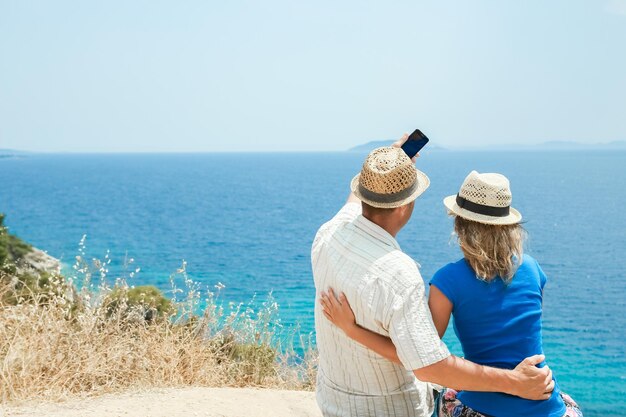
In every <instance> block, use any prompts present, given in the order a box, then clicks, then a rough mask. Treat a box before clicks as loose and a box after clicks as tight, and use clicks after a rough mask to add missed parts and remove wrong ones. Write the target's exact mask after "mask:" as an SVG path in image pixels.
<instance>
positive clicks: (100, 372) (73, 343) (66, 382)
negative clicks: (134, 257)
mask: <svg viewBox="0 0 626 417" xmlns="http://www.w3.org/2000/svg"><path fill="white" fill-rule="evenodd" d="M81 255H82V254H81ZM107 258H108V257H107ZM105 261H106V262H98V261H94V262H89V263H88V262H86V261H85V260H84V256H79V257H77V264H76V265H75V266H74V269H75V270H76V271H77V275H76V277H78V276H81V279H80V283H79V285H78V286H75V284H76V277H73V278H72V279H65V278H63V277H62V276H57V275H53V276H49V275H46V277H45V279H44V280H42V281H41V282H37V280H35V281H36V282H37V284H36V285H32V284H31V285H30V286H28V287H26V286H24V285H22V284H21V283H20V281H19V280H17V279H16V277H14V276H9V275H7V274H6V273H5V274H4V275H3V276H2V277H0V278H1V279H0V400H1V401H2V402H4V403H9V402H10V403H19V402H23V401H26V400H32V399H38V400H60V399H64V398H66V397H69V396H73V395H97V394H102V393H109V392H116V391H123V390H127V389H143V388H155V387H181V386H208V387H220V386H236V387H243V386H256V387H272V388H284V389H312V388H313V384H314V379H315V355H314V353H313V351H312V350H310V349H308V350H307V351H308V352H309V353H308V354H307V355H306V357H305V358H304V359H302V358H299V359H298V358H297V357H296V355H295V354H294V352H293V349H292V348H290V347H289V346H291V344H290V343H285V339H289V337H287V338H286V337H285V336H286V335H285V331H282V330H281V326H280V323H279V321H278V320H277V319H276V313H277V305H276V303H274V302H272V301H271V298H269V299H268V301H267V302H265V303H262V304H261V305H260V308H258V309H256V310H255V308H254V307H253V306H252V305H233V304H230V305H228V306H226V307H222V306H220V304H219V303H218V302H217V301H216V300H217V294H216V293H213V292H208V291H205V292H204V293H203V292H202V291H200V289H199V286H198V285H197V284H195V283H193V282H192V281H191V280H189V279H188V277H187V275H186V272H185V268H184V265H183V267H182V268H181V269H180V270H179V271H178V272H177V274H175V276H173V278H172V282H173V283H174V282H176V281H177V280H178V281H181V280H182V282H183V284H184V285H183V286H184V288H185V289H184V290H180V289H177V288H176V287H175V286H173V291H172V292H173V294H174V295H176V296H178V298H179V299H176V297H174V300H173V301H172V303H171V308H170V307H168V308H167V309H166V310H164V311H162V310H159V311H157V308H156V307H157V306H158V300H157V301H156V302H155V301H154V300H153V299H152V298H150V299H147V300H146V299H143V298H142V299H141V300H140V302H137V300H136V299H130V298H129V297H128V294H129V291H130V289H131V287H129V286H128V285H127V280H126V279H122V278H118V279H117V280H115V284H112V285H111V286H109V285H108V284H107V279H106V273H107V272H108V271H107V265H108V263H109V261H108V260H106V259H105ZM134 273H135V271H133V272H131V273H129V274H128V275H130V276H131V277H132V275H133V274H134ZM94 276H95V277H96V278H99V283H98V285H97V286H94V285H93V283H92V279H93V277H94ZM127 278H128V276H127ZM77 287H78V288H79V289H77ZM219 289H220V287H219V286H218V291H217V293H219ZM135 292H137V291H135ZM112 295H114V296H115V302H114V303H112V301H111V300H112ZM181 295H182V296H184V298H183V299H180V297H181ZM112 306H113V307H114V308H112ZM292 336H293V335H292ZM291 340H293V339H291Z"/></svg>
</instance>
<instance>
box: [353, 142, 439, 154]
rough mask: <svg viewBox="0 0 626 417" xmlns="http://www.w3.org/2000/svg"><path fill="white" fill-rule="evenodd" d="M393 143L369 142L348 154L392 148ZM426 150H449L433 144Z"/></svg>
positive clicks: (354, 148)
mask: <svg viewBox="0 0 626 417" xmlns="http://www.w3.org/2000/svg"><path fill="white" fill-rule="evenodd" d="M393 142H395V140H391V139H390V140H373V141H371V142H367V143H364V144H362V145H358V146H355V147H353V148H350V149H348V152H369V151H371V150H372V149H376V148H380V147H382V146H391V144H392V143H393ZM424 150H428V151H445V150H447V149H446V148H444V147H441V146H439V145H433V144H432V143H429V144H428V146H427V147H426V148H424Z"/></svg>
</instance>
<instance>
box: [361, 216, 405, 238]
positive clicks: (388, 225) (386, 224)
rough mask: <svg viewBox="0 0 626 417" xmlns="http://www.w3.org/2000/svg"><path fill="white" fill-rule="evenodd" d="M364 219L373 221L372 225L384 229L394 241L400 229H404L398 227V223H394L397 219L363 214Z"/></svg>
mask: <svg viewBox="0 0 626 417" xmlns="http://www.w3.org/2000/svg"><path fill="white" fill-rule="evenodd" d="M363 217H365V218H366V219H367V220H369V221H371V222H372V223H374V224H376V225H378V226H380V227H382V228H383V229H384V230H385V231H386V232H387V233H389V234H390V235H391V236H393V237H394V239H395V237H396V235H397V234H398V232H399V231H400V229H402V226H400V227H398V224H397V222H396V221H394V220H395V219H392V218H390V217H386V216H370V215H367V214H365V213H364V214H363Z"/></svg>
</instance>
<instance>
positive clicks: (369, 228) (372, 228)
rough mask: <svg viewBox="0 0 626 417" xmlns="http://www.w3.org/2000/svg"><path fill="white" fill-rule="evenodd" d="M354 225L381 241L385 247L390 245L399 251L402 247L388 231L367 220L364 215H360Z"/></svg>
mask: <svg viewBox="0 0 626 417" xmlns="http://www.w3.org/2000/svg"><path fill="white" fill-rule="evenodd" d="M354 225H355V226H356V227H357V228H359V229H361V230H363V231H364V232H365V233H367V234H368V235H370V236H372V237H374V238H375V239H378V240H380V241H381V242H383V243H384V244H385V245H389V246H391V247H393V248H395V249H397V250H402V249H400V245H399V244H398V241H397V240H396V239H395V238H394V237H393V236H391V235H390V234H389V232H388V231H386V230H385V229H383V228H382V227H380V226H379V225H377V224H376V223H374V222H372V221H370V220H368V219H366V218H365V217H363V215H362V214H359V215H358V216H357V218H356V219H354Z"/></svg>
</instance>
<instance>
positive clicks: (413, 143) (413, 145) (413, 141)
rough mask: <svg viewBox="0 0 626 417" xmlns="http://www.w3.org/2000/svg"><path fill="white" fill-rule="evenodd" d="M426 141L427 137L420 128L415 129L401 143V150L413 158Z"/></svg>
mask: <svg viewBox="0 0 626 417" xmlns="http://www.w3.org/2000/svg"><path fill="white" fill-rule="evenodd" d="M427 143H428V138H427V137H426V135H425V134H423V133H422V131H421V130H419V129H415V132H413V133H411V136H409V138H408V139H407V140H406V142H404V145H402V150H403V151H404V152H405V153H406V154H407V155H408V156H409V158H413V157H414V156H415V155H417V153H418V152H419V151H420V150H421V149H422V148H423V147H424V146H426V144H427Z"/></svg>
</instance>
